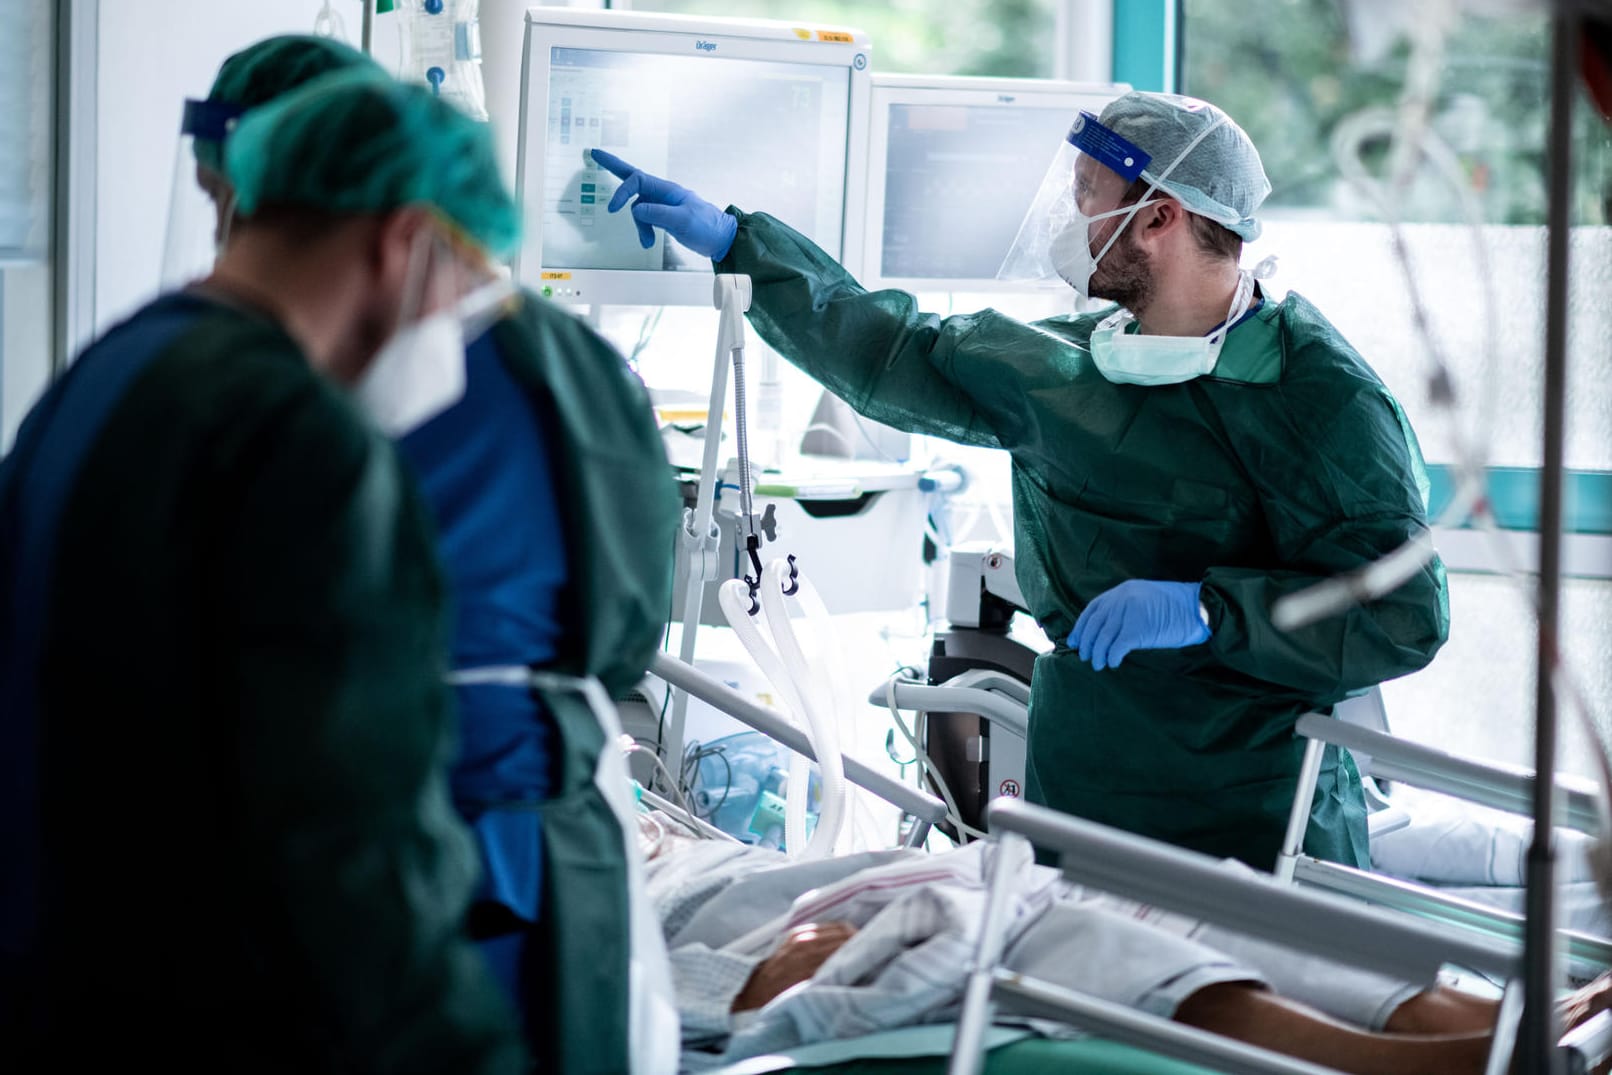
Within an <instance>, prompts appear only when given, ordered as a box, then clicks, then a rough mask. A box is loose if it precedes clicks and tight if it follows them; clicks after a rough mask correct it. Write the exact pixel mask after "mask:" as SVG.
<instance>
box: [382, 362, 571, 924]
mask: <svg viewBox="0 0 1612 1075" xmlns="http://www.w3.org/2000/svg"><path fill="white" fill-rule="evenodd" d="M466 376H467V383H466V387H465V394H464V397H463V398H462V399H461V400H460V401H459V402H458V403H456V404H455V405H454V406H453V407H451V408H449V409H448V410H446V411H444V412H443V413H442V414H439V415H437V416H436V417H435V418H433V419H432V420H431V421H429V422H427V423H426V424H425V425H423V426H421V427H420V428H418V429H416V430H414V431H412V432H410V433H409V434H408V435H407V436H405V437H404V438H403V439H402V440H401V441H399V443H398V451H399V453H400V454H401V456H402V457H403V460H404V463H405V465H407V466H408V467H409V468H410V469H411V470H412V471H413V473H414V476H415V479H416V482H417V484H418V485H419V488H420V491H421V492H422V493H423V494H424V497H425V499H426V501H427V502H428V503H429V504H430V506H431V509H432V512H433V514H434V516H435V520H436V526H437V535H438V538H437V540H438V550H439V552H440V554H441V559H442V564H443V569H444V571H445V572H446V573H447V576H448V580H449V586H450V588H451V593H452V605H453V608H454V610H455V611H454V629H453V644H452V652H453V665H454V667H456V668H467V667H477V666H484V665H510V664H520V665H541V664H545V663H548V662H550V661H552V660H553V659H554V658H555V657H556V656H557V655H558V652H559V640H560V633H561V631H562V629H563V625H562V623H561V622H560V615H561V604H560V603H561V594H562V591H563V590H564V588H565V585H566V580H567V566H566V549H565V535H564V532H563V528H562V526H561V522H560V504H559V496H558V491H557V488H556V481H555V470H554V466H553V453H552V450H551V445H550V443H549V438H548V435H547V431H546V430H545V428H544V421H543V416H542V414H541V413H540V412H539V410H538V408H537V407H536V406H535V405H534V401H533V400H532V399H531V398H530V397H529V396H528V394H527V393H526V392H525V390H523V389H522V388H521V387H520V385H519V384H517V383H516V381H515V379H514V378H513V377H511V376H510V373H509V371H508V369H507V368H506V366H505V364H504V362H503V360H502V358H501V357H500V355H499V351H498V345H497V344H496V343H494V341H493V338H492V335H491V333H488V334H484V335H483V336H481V337H480V338H478V339H477V340H476V341H475V342H474V343H472V344H471V345H470V347H469V349H468V350H467V352H466ZM457 693H458V703H459V726H460V727H459V741H460V751H459V757H458V760H457V761H456V762H455V764H454V768H453V771H452V774H451V782H452V787H453V794H454V801H455V804H456V805H457V806H458V807H459V810H460V812H461V813H462V814H463V815H464V817H465V819H466V821H467V822H469V823H470V826H471V828H472V830H473V831H474V832H475V835H476V842H477V843H478V844H479V845H480V848H481V852H482V864H483V871H484V873H483V878H482V891H481V892H480V893H479V898H480V899H482V900H490V901H492V902H495V903H499V904H503V905H504V906H506V907H508V908H509V909H510V910H511V911H513V912H514V913H515V914H516V915H518V916H519V917H520V918H522V919H524V920H526V921H528V922H536V921H537V920H538V917H539V905H540V896H541V892H542V844H541V839H542V833H541V829H540V827H539V823H538V817H537V814H536V813H535V811H533V810H532V809H531V807H532V805H533V804H534V803H537V802H540V801H542V800H543V799H544V798H545V797H546V796H547V795H548V793H549V789H550V786H551V784H552V782H553V774H552V772H551V769H552V743H553V739H554V734H555V733H554V730H553V727H552V724H551V721H550V719H549V718H548V715H547V714H546V713H545V712H544V711H543V707H542V706H541V704H540V703H539V702H538V701H537V699H536V698H535V697H534V696H533V695H532V694H530V693H529V692H527V691H524V690H517V689H513V688H510V687H499V686H486V685H482V686H467V687H459V688H457ZM499 806H502V807H503V808H502V809H500V808H498V807H499Z"/></svg>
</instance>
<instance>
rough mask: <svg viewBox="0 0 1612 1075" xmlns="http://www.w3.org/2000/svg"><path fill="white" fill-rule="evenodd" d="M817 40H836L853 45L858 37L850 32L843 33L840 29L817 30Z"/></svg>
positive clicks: (842, 43)
mask: <svg viewBox="0 0 1612 1075" xmlns="http://www.w3.org/2000/svg"><path fill="white" fill-rule="evenodd" d="M817 40H819V41H834V42H837V43H838V44H841V45H851V44H855V42H856V38H854V37H852V36H851V35H850V34H842V33H840V32H839V31H838V30H819V31H817Z"/></svg>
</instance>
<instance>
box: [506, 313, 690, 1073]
mask: <svg viewBox="0 0 1612 1075" xmlns="http://www.w3.org/2000/svg"><path fill="white" fill-rule="evenodd" d="M492 334H493V342H494V343H495V344H496V345H497V348H498V352H499V354H500V355H501V356H502V357H503V359H504V361H505V363H506V367H507V369H508V370H509V373H510V376H511V377H513V378H514V380H515V381H516V382H517V383H518V384H519V385H520V386H521V387H522V388H523V389H524V390H525V391H526V393H527V395H528V397H529V398H530V399H531V400H532V402H533V404H534V406H535V407H536V408H537V409H538V412H539V413H540V414H542V415H543V416H544V421H545V428H546V429H547V430H548V431H549V432H550V433H551V435H552V437H553V439H554V442H555V444H556V451H555V452H554V460H555V475H554V480H555V491H556V494H557V496H558V499H559V502H560V504H561V506H562V516H563V518H562V523H563V525H564V527H565V542H566V550H567V553H566V554H567V566H568V571H569V574H568V580H567V581H568V584H567V588H566V591H565V593H564V594H563V596H562V600H561V602H560V610H559V611H560V616H561V619H562V622H563V623H564V624H565V628H566V629H565V632H564V633H563V635H562V636H561V637H560V639H559V645H560V653H559V655H558V656H557V657H556V659H555V660H554V661H553V662H552V663H550V664H547V665H545V666H544V668H545V670H546V671H550V672H558V673H562V674H565V675H570V676H592V677H595V678H597V679H598V680H599V681H600V683H601V684H602V685H603V686H604V688H605V689H606V690H607V691H608V692H610V693H611V694H613V695H621V694H623V693H624V692H626V691H628V690H629V689H631V688H632V687H634V686H636V685H637V684H638V682H639V681H640V680H642V679H643V677H644V673H645V672H646V671H647V670H648V668H649V662H650V659H651V658H652V657H653V656H654V655H655V652H656V650H657V649H659V647H660V643H661V637H662V635H663V634H664V633H665V630H666V619H667V615H668V612H669V610H670V607H671V599H672V555H673V552H674V546H675V542H676V537H677V531H678V520H679V516H680V513H681V509H682V501H681V499H680V498H679V496H678V495H677V487H676V483H675V482H674V481H673V479H672V471H671V466H670V464H669V463H668V462H667V460H666V450H665V448H664V446H663V445H662V443H661V439H660V431H659V429H658V428H657V426H656V423H655V418H654V413H653V411H652V410H651V408H650V403H649V394H648V393H647V392H646V391H645V390H644V386H643V384H642V383H641V382H640V381H639V380H638V378H637V377H636V376H635V375H634V374H633V373H632V371H631V370H629V369H628V368H627V366H626V364H625V363H624V362H623V361H622V359H621V356H620V355H619V354H618V353H617V352H616V351H615V349H614V348H612V347H611V346H610V345H609V344H608V343H606V342H605V341H604V340H603V339H601V338H600V337H599V336H598V335H597V334H595V333H594V332H593V331H592V330H591V329H589V328H588V327H587V326H586V325H585V324H583V323H582V322H581V321H579V320H578V319H577V318H575V317H573V316H572V315H571V314H569V313H567V312H565V311H563V310H561V309H559V308H558V307H556V306H554V305H553V304H551V303H549V302H547V301H545V300H543V299H540V298H538V297H537V296H535V295H533V294H531V293H530V292H524V293H522V295H521V299H520V306H519V308H518V309H517V310H516V311H515V312H514V313H512V314H511V315H509V316H507V317H505V318H504V319H503V320H502V321H500V322H499V323H498V324H497V325H495V326H494V327H493V329H492ZM541 698H542V701H543V705H544V709H545V710H546V713H547V716H548V718H549V719H550V720H551V721H552V724H553V733H552V734H553V736H554V739H555V743H554V746H553V749H552V753H553V755H554V757H553V780H554V786H553V787H552V789H551V794H550V797H549V798H548V799H547V800H546V801H544V802H542V803H541V804H538V805H537V807H536V809H537V811H538V814H539V816H540V818H541V824H542V831H543V856H544V863H543V879H544V891H543V901H542V908H543V909H542V918H541V920H540V922H539V923H538V926H539V928H538V930H537V933H538V944H537V946H536V948H537V951H536V953H535V954H536V958H537V960H538V972H537V975H536V978H537V990H536V994H537V1003H536V1006H535V1008H534V1010H533V1011H531V1012H529V1013H528V1018H529V1020H530V1022H531V1024H532V1030H531V1032H530V1037H531V1040H532V1048H533V1049H534V1051H535V1052H537V1054H538V1061H539V1065H540V1070H544V1071H557V1072H567V1073H575V1075H591V1073H598V1075H612V1073H616V1072H623V1071H626V1070H628V1063H629V1058H628V1051H627V1047H628V1042H629V1034H630V1026H629V1018H630V1011H631V994H630V990H631V988H632V985H633V977H632V968H631V966H630V962H631V953H630V952H629V950H628V949H629V945H628V937H629V929H630V926H629V911H628V889H627V885H628V877H627V852H626V845H625V843H624V836H623V833H622V828H621V823H620V822H619V821H618V820H617V819H616V817H615V815H614V814H613V813H612V812H611V809H610V806H609V804H608V803H607V801H606V800H605V798H604V796H603V795H602V794H601V793H600V790H599V788H598V787H597V786H596V785H595V783H594V775H595V772H596V770H597V768H598V764H599V756H600V753H601V751H603V750H604V749H605V748H606V747H607V744H606V742H605V739H604V733H603V731H602V730H601V728H600V726H599V722H598V720H597V719H596V718H595V717H594V715H593V713H592V711H591V710H590V709H589V708H588V706H587V704H586V703H585V702H584V701H583V699H582V698H581V697H580V696H579V695H577V694H574V693H569V692H564V691H549V692H542V694H541Z"/></svg>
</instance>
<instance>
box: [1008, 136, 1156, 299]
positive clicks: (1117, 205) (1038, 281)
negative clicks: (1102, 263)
mask: <svg viewBox="0 0 1612 1075" xmlns="http://www.w3.org/2000/svg"><path fill="white" fill-rule="evenodd" d="M1150 160H1151V158H1150V157H1149V156H1148V155H1147V154H1146V153H1145V152H1143V151H1142V150H1141V149H1140V148H1138V147H1137V146H1135V145H1133V144H1132V143H1130V142H1127V141H1126V140H1125V139H1124V138H1121V137H1120V136H1118V135H1116V134H1114V132H1112V131H1110V130H1108V128H1106V127H1104V126H1103V125H1102V124H1101V123H1099V122H1098V121H1097V117H1096V116H1094V115H1092V114H1091V113H1090V112H1082V113H1081V114H1080V116H1079V117H1078V118H1077V119H1076V120H1075V122H1074V124H1073V125H1072V126H1071V127H1070V129H1069V133H1068V135H1066V136H1065V138H1064V140H1063V141H1062V142H1060V143H1059V145H1058V151H1057V153H1056V154H1055V155H1054V156H1053V158H1052V163H1051V164H1049V165H1048V166H1047V172H1046V175H1045V176H1043V177H1042V179H1041V185H1040V187H1039V188H1037V190H1036V196H1035V200H1034V201H1032V202H1031V203H1030V208H1029V210H1028V211H1027V212H1026V213H1025V214H1024V220H1023V222H1022V223H1020V225H1019V233H1018V235H1017V236H1016V237H1015V238H1014V240H1013V246H1012V247H1011V248H1010V249H1009V250H1008V254H1007V257H1006V258H1004V259H1003V261H1002V267H1001V268H1000V269H998V270H997V273H996V277H997V279H999V280H1008V281H1012V282H1014V283H1021V284H1030V285H1045V286H1056V287H1063V286H1066V285H1065V284H1064V281H1063V279H1062V278H1061V277H1060V276H1059V275H1058V271H1057V268H1056V267H1055V265H1054V264H1053V259H1052V256H1051V247H1052V240H1053V238H1054V237H1056V236H1057V235H1058V234H1059V233H1060V232H1062V231H1063V230H1064V229H1066V228H1067V227H1068V226H1069V225H1070V224H1071V223H1073V222H1074V220H1075V218H1076V215H1077V213H1081V214H1084V215H1085V216H1086V218H1087V219H1088V220H1092V219H1094V218H1099V219H1097V220H1096V223H1094V224H1093V225H1092V229H1091V230H1092V235H1091V238H1092V240H1093V247H1092V253H1093V255H1097V254H1098V253H1099V252H1100V250H1101V249H1102V246H1101V244H1102V243H1106V242H1107V240H1108V238H1109V237H1111V236H1112V235H1113V234H1114V233H1115V232H1117V231H1118V230H1119V227H1120V225H1121V224H1122V223H1123V222H1124V219H1125V216H1124V210H1125V209H1126V208H1127V207H1126V206H1124V205H1123V202H1124V198H1125V192H1126V191H1127V190H1128V189H1130V186H1131V183H1132V182H1133V181H1135V180H1136V179H1137V178H1138V177H1139V176H1140V175H1141V174H1142V169H1144V168H1146V167H1147V165H1148V162H1149V161H1150ZM1105 214H1112V215H1107V216H1105Z"/></svg>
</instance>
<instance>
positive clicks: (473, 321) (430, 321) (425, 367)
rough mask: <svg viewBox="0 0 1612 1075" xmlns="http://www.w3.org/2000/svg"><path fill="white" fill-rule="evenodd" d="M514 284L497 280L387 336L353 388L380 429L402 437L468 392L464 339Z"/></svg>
mask: <svg viewBox="0 0 1612 1075" xmlns="http://www.w3.org/2000/svg"><path fill="white" fill-rule="evenodd" d="M513 290H514V288H513V286H512V285H511V284H510V283H509V282H507V281H505V280H495V281H493V282H492V283H489V284H486V285H484V286H482V287H480V288H478V289H476V290H475V291H472V292H471V293H470V294H469V295H466V296H465V297H464V298H463V299H461V300H459V302H458V303H456V304H455V305H453V306H450V307H447V308H446V309H443V310H438V311H437V312H436V313H433V314H428V315H427V316H425V317H423V318H421V319H419V320H418V321H415V322H413V323H412V324H409V325H405V326H404V327H403V328H401V329H399V330H398V331H397V332H396V333H394V334H393V335H392V338H391V339H390V340H387V341H386V343H385V344H384V345H383V346H382V347H381V350H380V353H379V354H377V355H376V356H375V359H374V361H373V362H371V363H370V365H369V368H368V369H366V370H365V371H364V373H363V375H362V376H361V377H360V378H359V380H358V384H357V385H356V386H355V387H354V389H353V395H354V398H355V399H356V400H357V402H358V405H359V407H360V408H361V409H362V410H363V411H364V412H365V413H366V414H368V415H369V417H370V419H371V420H372V421H374V423H375V425H376V426H377V427H378V428H379V429H380V430H381V432H383V433H385V434H386V435H387V436H390V437H401V436H402V435H404V434H405V433H408V432H409V431H410V430H413V429H417V428H418V427H420V426H422V425H424V424H425V423H426V422H429V421H430V420H431V419H432V418H435V417H436V416H437V415H439V414H441V413H442V412H443V411H445V410H447V409H448V408H449V407H452V406H453V405H454V404H455V403H457V402H459V400H461V399H463V398H464V394H465V383H466V374H465V343H466V341H467V340H471V339H474V338H475V337H476V336H479V335H480V334H481V332H482V331H484V330H485V329H486V327H487V325H488V324H490V323H491V320H492V319H493V316H494V315H495V313H496V311H497V309H498V307H499V306H500V305H501V304H502V303H503V302H504V300H505V299H507V298H508V297H509V296H510V294H511V293H512V292H513Z"/></svg>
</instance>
